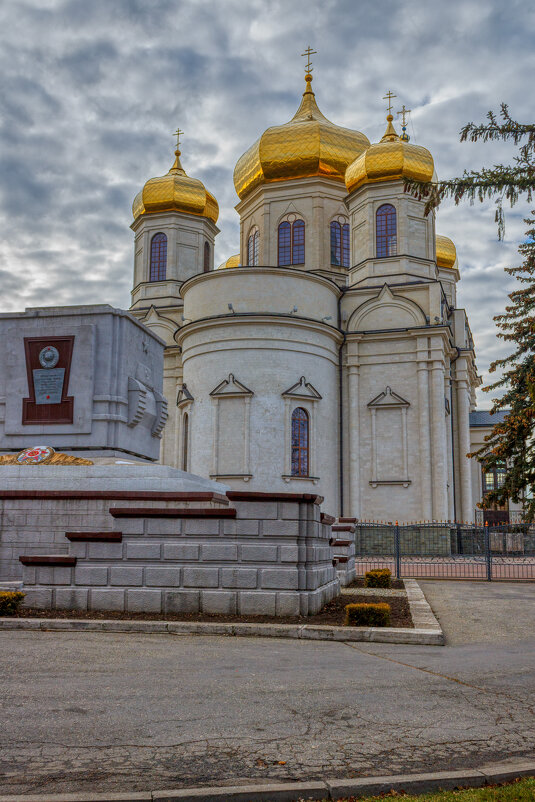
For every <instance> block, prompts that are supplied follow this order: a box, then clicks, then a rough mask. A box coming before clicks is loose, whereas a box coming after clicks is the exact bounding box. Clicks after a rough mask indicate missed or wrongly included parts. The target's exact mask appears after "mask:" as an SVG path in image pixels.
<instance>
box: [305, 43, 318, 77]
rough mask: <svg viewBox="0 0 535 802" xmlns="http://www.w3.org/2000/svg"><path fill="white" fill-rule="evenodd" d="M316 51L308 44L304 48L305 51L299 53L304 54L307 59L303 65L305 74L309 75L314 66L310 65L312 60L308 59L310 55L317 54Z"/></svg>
mask: <svg viewBox="0 0 535 802" xmlns="http://www.w3.org/2000/svg"><path fill="white" fill-rule="evenodd" d="M317 52H318V51H317V50H312V48H311V47H310V45H309V46H308V47H307V49H306V50H305V52H304V53H301V55H302V56H305V57H306V59H307V63H306V65H305V72H306V74H307V75H309V74H310V73H311V72H312V70H313V69H314V67H313V66H312V62H311V61H310V56H313V55H317Z"/></svg>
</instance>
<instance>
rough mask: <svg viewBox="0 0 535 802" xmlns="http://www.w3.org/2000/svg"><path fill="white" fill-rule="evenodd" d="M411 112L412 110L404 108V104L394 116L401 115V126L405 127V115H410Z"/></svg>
mask: <svg viewBox="0 0 535 802" xmlns="http://www.w3.org/2000/svg"><path fill="white" fill-rule="evenodd" d="M411 111H412V109H406V108H405V104H403V106H402V107H401V111H397V112H396V114H402V115H403V125H407V121H406V119H405V117H406V116H407V114H410V113H411Z"/></svg>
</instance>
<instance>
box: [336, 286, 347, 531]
mask: <svg viewBox="0 0 535 802" xmlns="http://www.w3.org/2000/svg"><path fill="white" fill-rule="evenodd" d="M340 289H341V295H340V297H339V298H338V329H339V331H341V332H342V335H343V337H344V339H343V340H342V342H341V343H340V347H339V348H338V444H339V445H338V447H339V449H340V451H339V458H338V482H339V485H340V516H342V517H343V515H344V419H343V409H344V407H343V403H342V400H343V399H342V390H343V349H344V345H345V343H346V333H345V331H342V309H341V303H342V298H343V297H344V292H345V291H346V288H345V287H341V288H340Z"/></svg>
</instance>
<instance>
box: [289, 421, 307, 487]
mask: <svg viewBox="0 0 535 802" xmlns="http://www.w3.org/2000/svg"><path fill="white" fill-rule="evenodd" d="M308 424H309V418H308V412H307V411H306V410H305V409H303V408H302V407H297V409H294V411H293V412H292V469H291V473H292V476H308V470H309V465H308V441H309V431H308V429H309V425H308Z"/></svg>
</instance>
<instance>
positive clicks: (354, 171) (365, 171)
mask: <svg viewBox="0 0 535 802" xmlns="http://www.w3.org/2000/svg"><path fill="white" fill-rule="evenodd" d="M386 119H387V122H388V125H387V127H386V131H385V133H384V136H383V138H382V139H381V141H380V142H376V143H375V144H374V145H370V147H369V148H368V149H367V150H365V151H364V153H362V154H361V155H359V156H358V157H357V158H356V159H355V160H354V161H353V162H352V164H350V165H349V166H348V168H347V170H346V174H345V182H346V187H347V191H348V192H353V190H355V189H358V187H360V186H362V184H367V183H371V182H373V181H393V180H395V179H399V178H411V179H413V180H415V181H431V179H432V178H433V173H434V170H435V167H434V162H433V157H432V156H431V154H430V153H429V151H428V150H427V148H424V147H422V146H421V145H412V144H410V143H409V142H407V141H406V140H404V139H402V138H401V137H400V136H398V134H397V133H396V129H395V128H394V126H393V125H392V120H393V119H394V118H393V117H392V115H391V114H389V115H388V117H387V118H386Z"/></svg>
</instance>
